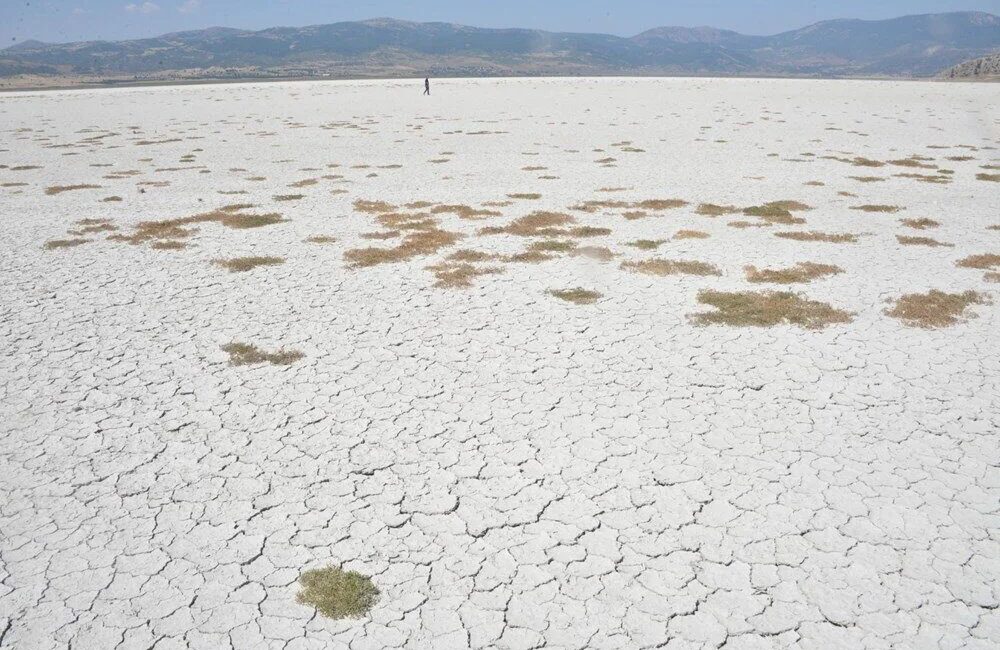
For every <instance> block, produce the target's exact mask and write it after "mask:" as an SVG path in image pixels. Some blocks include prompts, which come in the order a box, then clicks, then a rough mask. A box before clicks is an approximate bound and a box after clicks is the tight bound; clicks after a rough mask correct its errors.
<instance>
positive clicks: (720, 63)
mask: <svg viewBox="0 0 1000 650" xmlns="http://www.w3.org/2000/svg"><path fill="white" fill-rule="evenodd" d="M997 49H1000V18H998V17H997V16H993V15H991V14H987V13H982V12H959V13H948V14H927V15H921V16H904V17H902V18H896V19H891V20H882V21H862V20H832V21H825V22H821V23H816V24H815V25H810V26H808V27H804V28H802V29H798V30H793V31H789V32H784V33H782V34H776V35H774V36H747V35H744V34H739V33H737V32H733V31H728V30H720V29H714V28H711V27H698V28H684V27H660V28H656V29H651V30H648V31H645V32H643V33H641V34H638V35H636V36H634V37H631V38H623V37H619V36H612V35H607V34H583V33H558V32H546V31H541V30H532V29H484V28H478V27H468V26H464V25H455V24H450V23H412V22H406V21H400V20H394V19H388V18H380V19H373V20H366V21H361V22H344V23H333V24H329V25H313V26H309V27H273V28H268V29H263V30H258V31H247V30H239V29H229V28H220V27H215V28H209V29H205V30H197V31H187V32H176V33H171V34H164V35H162V36H158V37H155V38H147V39H137V40H129V41H116V42H110V41H88V42H79V43H65V44H51V43H40V42H37V41H25V42H22V43H19V44H17V45H15V46H13V47H10V48H7V49H5V50H2V51H0V76H11V75H17V74H37V75H58V74H62V75H77V76H80V75H90V76H95V75H106V76H124V75H151V74H160V73H163V72H165V71H178V70H187V71H192V70H194V71H198V70H205V69H209V68H211V69H213V70H219V69H223V70H224V69H231V70H251V69H256V70H267V71H273V72H275V73H276V74H280V73H281V72H282V71H288V70H290V69H295V70H299V71H303V70H304V71H306V73H307V74H333V75H345V76H346V75H353V76H358V75H360V76H364V75H366V74H372V75H375V74H379V75H385V76H394V75H398V76H406V75H410V74H414V73H416V74H422V73H423V72H427V73H428V74H437V75H444V74H456V75H457V74H615V73H624V74H658V73H661V74H662V73H670V74H721V75H751V74H767V75H796V76H798V75H802V76H852V75H857V76H932V75H935V74H938V73H939V72H940V71H941V70H943V69H945V68H948V67H950V66H954V65H956V64H959V63H961V62H963V61H967V60H970V59H975V58H977V57H981V56H983V55H986V54H989V53H991V52H993V51H995V50H997Z"/></svg>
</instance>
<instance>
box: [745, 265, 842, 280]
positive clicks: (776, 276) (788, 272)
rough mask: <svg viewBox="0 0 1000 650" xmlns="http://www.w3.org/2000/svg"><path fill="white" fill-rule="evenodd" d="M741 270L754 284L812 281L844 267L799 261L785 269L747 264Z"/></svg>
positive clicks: (838, 271)
mask: <svg viewBox="0 0 1000 650" xmlns="http://www.w3.org/2000/svg"><path fill="white" fill-rule="evenodd" d="M743 270H744V271H745V272H746V276H747V281H748V282H753V283H755V284H765V283H766V284H796V283H800V282H812V281H813V280H816V279H818V278H823V277H826V276H828V275H836V274H838V273H843V272H844V269H842V268H840V267H839V266H833V265H832V264H816V263H815V262H799V263H798V264H796V265H795V266H792V267H790V268H786V269H758V268H757V267H756V266H747V267H744V269H743Z"/></svg>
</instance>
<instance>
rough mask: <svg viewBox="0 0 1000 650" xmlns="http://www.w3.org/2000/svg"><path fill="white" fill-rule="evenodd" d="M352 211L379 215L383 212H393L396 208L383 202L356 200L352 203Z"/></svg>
mask: <svg viewBox="0 0 1000 650" xmlns="http://www.w3.org/2000/svg"><path fill="white" fill-rule="evenodd" d="M354 209H355V210H357V211H358V212H366V213H368V214H381V213H383V212H395V211H396V206H394V205H392V204H391V203H386V202H385V201H365V200H364V199H358V200H357V201H355V202H354Z"/></svg>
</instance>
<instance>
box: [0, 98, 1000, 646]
mask: <svg viewBox="0 0 1000 650" xmlns="http://www.w3.org/2000/svg"><path fill="white" fill-rule="evenodd" d="M421 91H422V87H421V84H420V83H404V82H342V83H341V82H331V83H294V84H284V83H271V84H246V85H218V86H192V87H172V88H154V89H117V90H85V91H65V92H45V93H37V92H36V93H8V94H4V95H0V118H2V119H0V207H2V224H0V225H2V228H3V230H4V232H3V237H2V240H0V241H2V244H0V274H2V278H3V292H2V298H0V310H2V311H0V315H2V318H0V337H2V342H3V355H2V356H0V378H2V382H0V386H2V389H0V494H2V495H3V497H2V499H0V646H2V647H3V648H18V649H24V650H27V649H36V648H78V649H89V648H156V649H158V650H167V649H176V648H205V649H212V650H215V649H218V648H273V649H282V650H302V649H307V648H317V649H319V648H351V649H354V650H361V649H367V648H434V649H451V648H467V647H471V648H509V649H527V648H565V649H570V648H580V649H583V648H671V649H680V648H726V649H728V650H737V649H743V650H749V649H758V648H817V649H820V648H821V649H833V648H845V649H860V648H864V649H869V648H870V649H877V648H909V649H935V650H938V649H940V650H944V649H959V648H981V649H984V650H985V649H988V648H996V647H998V645H1000V610H998V603H1000V451H998V449H1000V435H998V433H1000V381H998V380H1000V355H998V352H1000V347H998V345H997V337H996V332H997V331H1000V307H998V306H997V305H998V301H997V298H996V294H997V293H998V292H997V288H998V287H1000V284H997V281H998V280H1000V120H998V117H997V116H998V115H1000V111H998V110H997V109H998V107H997V103H998V99H1000V96H998V94H997V90H996V87H995V86H990V85H985V84H984V85H971V84H969V85H959V84H947V85H946V84H938V83H889V82H860V81H857V82H856V81H833V82H821V81H773V80H704V79H687V80H669V79H660V80H627V79H602V80H586V79H584V80H533V81H529V80H489V81H468V80H451V81H444V82H440V83H435V84H434V86H433V92H434V94H433V95H432V96H431V97H429V98H424V97H421V95H420V93H421ZM328 566H333V567H342V568H343V569H344V570H349V571H356V572H357V573H358V574H361V575H362V576H368V577H370V579H371V584H373V585H374V586H375V588H377V590H378V596H377V599H376V600H375V602H374V605H373V606H371V607H370V609H368V611H367V612H363V613H362V614H361V615H360V616H357V617H354V618H351V617H348V618H340V619H336V618H329V617H326V616H323V615H320V614H319V612H318V611H317V609H316V608H315V607H313V606H311V605H310V604H308V603H307V602H299V601H298V600H297V598H296V596H297V594H298V593H299V590H300V588H301V585H300V582H299V578H300V577H301V576H303V574H305V572H307V571H313V570H315V569H322V568H324V567H328Z"/></svg>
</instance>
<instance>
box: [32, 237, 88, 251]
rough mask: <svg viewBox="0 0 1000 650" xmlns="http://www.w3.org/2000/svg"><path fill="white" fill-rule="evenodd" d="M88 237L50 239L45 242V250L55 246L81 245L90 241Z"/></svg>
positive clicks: (72, 246)
mask: <svg viewBox="0 0 1000 650" xmlns="http://www.w3.org/2000/svg"><path fill="white" fill-rule="evenodd" d="M90 241H91V240H90V239H51V240H49V241H47V242H45V246H44V247H43V248H45V250H53V249H56V248H74V247H76V246H82V245H83V244H86V243H88V242H90Z"/></svg>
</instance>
